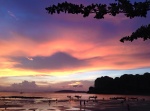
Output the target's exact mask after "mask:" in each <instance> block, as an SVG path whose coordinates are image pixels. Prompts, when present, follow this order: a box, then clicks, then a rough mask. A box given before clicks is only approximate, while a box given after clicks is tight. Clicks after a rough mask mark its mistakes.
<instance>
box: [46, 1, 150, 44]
mask: <svg viewBox="0 0 150 111" xmlns="http://www.w3.org/2000/svg"><path fill="white" fill-rule="evenodd" d="M116 1H117V2H116V3H110V4H109V5H106V4H91V5H88V6H84V5H83V4H80V5H77V4H72V3H68V2H63V3H58V4H57V5H52V6H49V7H47V8H45V9H46V10H47V12H48V13H49V14H54V13H57V14H60V13H61V12H64V13H69V14H82V15H83V17H88V16H89V15H90V14H94V18H96V19H103V18H104V15H106V14H109V15H112V16H116V15H117V14H120V13H123V14H124V15H125V16H126V17H129V18H130V19H132V18H134V17H146V15H147V12H148V11H149V10H150V0H146V1H145V2H134V3H133V4H132V3H131V2H130V1H129V0H116ZM148 27H149V25H148V26H142V27H141V28H139V29H138V30H140V31H143V32H142V33H145V32H147V30H149V29H147V28H148ZM138 30H137V31H138ZM137 31H136V32H133V33H137ZM148 34H149V33H148ZM145 35H146V36H145ZM149 36H150V34H149V35H147V34H143V35H142V36H141V35H140V38H143V39H144V40H147V39H149ZM129 37H130V39H129ZM137 38H139V35H138V34H134V36H133V34H132V35H131V36H128V37H124V38H122V39H121V40H120V41H121V42H124V41H131V42H132V41H133V40H135V39H137Z"/></svg>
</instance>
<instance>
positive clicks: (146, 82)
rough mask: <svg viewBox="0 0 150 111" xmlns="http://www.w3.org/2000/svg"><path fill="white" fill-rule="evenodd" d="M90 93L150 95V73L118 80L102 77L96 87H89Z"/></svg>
mask: <svg viewBox="0 0 150 111" xmlns="http://www.w3.org/2000/svg"><path fill="white" fill-rule="evenodd" d="M88 93H91V94H137V95H150V73H149V72H146V73H144V74H142V75H140V74H136V75H133V74H124V75H122V76H121V77H116V78H111V77H109V76H104V77H100V78H97V79H96V80H95V82H94V87H92V86H91V87H89V91H88Z"/></svg>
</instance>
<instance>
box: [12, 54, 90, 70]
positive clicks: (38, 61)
mask: <svg viewBox="0 0 150 111" xmlns="http://www.w3.org/2000/svg"><path fill="white" fill-rule="evenodd" d="M11 59H12V60H13V61H15V62H19V64H17V65H15V66H14V67H16V68H24V69H33V70H35V69H36V70H38V69H49V70H57V69H64V68H75V67H80V66H86V65H87V64H88V62H87V60H84V59H83V60H80V59H78V58H75V57H73V56H71V55H69V54H67V53H64V52H57V53H54V54H53V55H51V56H48V57H42V56H37V57H32V59H31V58H30V59H29V58H25V57H13V58H11Z"/></svg>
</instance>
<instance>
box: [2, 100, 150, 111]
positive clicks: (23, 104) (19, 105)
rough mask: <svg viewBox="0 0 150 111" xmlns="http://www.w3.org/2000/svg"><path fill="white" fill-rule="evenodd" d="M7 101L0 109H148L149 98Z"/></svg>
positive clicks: (142, 110) (33, 110)
mask: <svg viewBox="0 0 150 111" xmlns="http://www.w3.org/2000/svg"><path fill="white" fill-rule="evenodd" d="M7 101H8V100H7ZM7 101H5V102H4V101H2V100H1V102H0V111H150V101H149V100H145V101H143V100H138V101H136V100H130V101H121V100H96V101H95V100H71V101H70V100H57V101H55V100H52V101H49V100H40V101H39V100H38V101H37V100H36V101H34V102H33V101H28V100H26V101H20V100H19V101H18V100H15V101H14V100H13V101H10V100H9V102H7Z"/></svg>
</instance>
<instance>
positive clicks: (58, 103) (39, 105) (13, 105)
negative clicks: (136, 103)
mask: <svg viewBox="0 0 150 111" xmlns="http://www.w3.org/2000/svg"><path fill="white" fill-rule="evenodd" d="M75 96H81V98H76V97H75ZM11 97H16V98H11ZM17 97H20V98H17ZM23 97H29V98H23ZM34 97H35V98H34ZM36 97H42V98H36ZM68 97H72V99H73V100H74V101H71V100H70V98H68ZM89 97H97V98H96V100H101V101H105V100H106V101H107V100H110V98H114V97H122V98H127V99H128V98H138V100H144V101H147V100H150V96H144V95H117V94H116V95H115V94H87V93H51V92H50V93H48V92H42V93H41V92H40V93H39V92H34V93H33V92H30V93H27V92H0V111H3V110H6V111H7V110H9V111H82V109H81V107H80V108H79V106H81V105H83V104H85V101H88V100H89ZM92 99H93V101H94V100H95V99H94V98H92ZM83 102H84V103H83ZM87 104H90V105H91V104H92V106H94V105H95V104H96V103H95V102H91V103H90V102H89V103H87ZM87 107H88V105H87ZM89 107H91V106H89ZM83 110H84V111H92V110H85V109H83Z"/></svg>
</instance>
